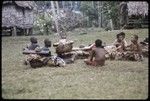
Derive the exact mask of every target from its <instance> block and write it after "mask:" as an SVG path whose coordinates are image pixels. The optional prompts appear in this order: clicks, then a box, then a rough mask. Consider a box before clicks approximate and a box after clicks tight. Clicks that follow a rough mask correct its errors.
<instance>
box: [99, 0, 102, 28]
mask: <svg viewBox="0 0 150 101" xmlns="http://www.w3.org/2000/svg"><path fill="white" fill-rule="evenodd" d="M98 25H99V27H100V28H101V27H102V1H98Z"/></svg>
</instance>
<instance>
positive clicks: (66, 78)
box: [2, 29, 148, 99]
mask: <svg viewBox="0 0 150 101" xmlns="http://www.w3.org/2000/svg"><path fill="white" fill-rule="evenodd" d="M87 32H88V34H85V35H79V32H78V31H77V30H75V31H73V32H70V33H69V34H68V35H69V36H68V37H69V39H72V40H75V43H74V46H79V45H80V44H85V45H88V44H90V43H92V42H94V41H95V40H96V39H97V38H99V39H102V40H103V41H105V42H106V44H110V43H112V42H113V40H114V39H115V35H116V34H117V33H118V32H119V31H110V32H105V31H102V30H101V31H93V32H92V31H90V30H87ZM124 32H125V33H126V40H127V41H128V42H129V41H130V37H131V35H132V34H138V35H139V37H140V39H139V40H143V39H144V38H145V37H147V36H148V29H138V30H124ZM36 37H37V38H38V39H39V44H41V45H43V40H44V38H47V37H48V38H50V39H51V40H52V42H55V41H54V40H55V38H54V36H53V35H50V36H36ZM29 38H30V37H29V36H28V37H3V38H2V97H3V98H7V99H13V98H15V99H87V98H88V99H146V98H147V97H148V58H145V59H144V61H142V62H129V61H109V60H107V61H106V65H105V66H103V67H98V68H93V67H90V66H86V65H85V64H84V63H83V60H76V61H75V63H74V64H68V65H67V66H66V67H64V68H56V67H43V68H38V69H32V68H30V67H29V66H25V65H23V64H22V63H23V62H22V61H23V59H24V55H23V54H22V48H23V47H24V46H25V45H26V44H27V43H29ZM51 49H52V51H53V52H54V49H53V47H52V48H51Z"/></svg>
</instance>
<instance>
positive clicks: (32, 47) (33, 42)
mask: <svg viewBox="0 0 150 101" xmlns="http://www.w3.org/2000/svg"><path fill="white" fill-rule="evenodd" d="M30 42H31V44H30V45H27V47H26V48H25V49H24V50H35V49H36V48H37V47H40V46H39V45H38V41H37V38H35V37H31V38H30Z"/></svg>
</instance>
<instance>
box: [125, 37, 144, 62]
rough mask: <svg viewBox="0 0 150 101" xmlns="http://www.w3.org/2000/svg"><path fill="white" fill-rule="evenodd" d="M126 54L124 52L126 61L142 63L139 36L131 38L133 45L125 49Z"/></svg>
mask: <svg viewBox="0 0 150 101" xmlns="http://www.w3.org/2000/svg"><path fill="white" fill-rule="evenodd" d="M125 50H126V52H124V58H125V59H126V60H132V61H142V60H143V55H142V49H141V46H140V44H139V43H138V35H133V36H132V37H131V44H129V45H128V46H126V47H125Z"/></svg>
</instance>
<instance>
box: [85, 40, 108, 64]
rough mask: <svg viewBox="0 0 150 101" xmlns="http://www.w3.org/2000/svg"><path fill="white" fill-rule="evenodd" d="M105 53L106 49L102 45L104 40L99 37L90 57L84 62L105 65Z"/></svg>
mask: <svg viewBox="0 0 150 101" xmlns="http://www.w3.org/2000/svg"><path fill="white" fill-rule="evenodd" d="M105 54H106V51H105V49H104V47H103V46H102V41H101V40H100V39H97V40H96V41H95V47H94V48H92V51H91V54H90V58H89V59H86V60H85V61H84V62H85V63H86V64H87V65H92V66H98V65H100V66H103V65H104V64H105Z"/></svg>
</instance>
